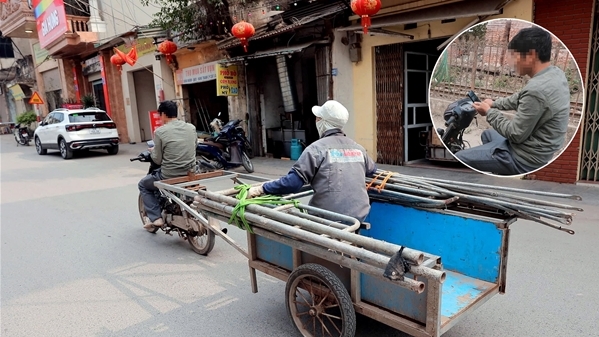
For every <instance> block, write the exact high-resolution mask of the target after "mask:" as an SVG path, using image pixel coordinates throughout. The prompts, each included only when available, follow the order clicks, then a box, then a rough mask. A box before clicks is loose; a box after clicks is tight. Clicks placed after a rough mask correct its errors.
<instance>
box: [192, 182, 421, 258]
mask: <svg viewBox="0 0 599 337" xmlns="http://www.w3.org/2000/svg"><path fill="white" fill-rule="evenodd" d="M198 194H200V195H202V196H204V197H207V198H210V199H212V200H216V201H219V202H225V203H227V204H229V205H233V206H236V205H237V200H236V199H233V198H230V197H226V196H222V195H219V194H215V193H212V192H208V191H198ZM200 199H201V198H200ZM246 210H247V211H250V212H255V213H257V214H260V215H266V216H268V217H270V218H272V219H276V220H279V221H282V222H286V223H289V224H296V225H300V226H302V227H305V228H307V229H309V230H314V231H318V232H319V233H320V234H327V235H330V236H332V237H334V238H337V239H340V240H346V241H350V242H353V243H355V244H357V245H359V246H362V247H365V248H366V249H371V250H373V251H377V252H382V253H385V254H388V255H393V254H395V252H397V251H398V250H399V249H400V248H401V247H400V246H398V245H394V244H391V243H386V242H382V241H379V240H375V239H372V238H368V237H364V236H361V235H356V234H353V233H348V232H345V231H342V230H339V229H336V228H331V227H326V226H323V225H320V224H316V223H314V222H312V221H308V220H305V219H298V218H297V217H295V216H293V215H289V214H283V213H280V212H277V211H273V210H271V209H269V208H266V207H260V206H258V205H248V206H246ZM402 256H403V257H404V258H405V259H408V260H409V261H412V262H414V263H416V264H417V265H420V264H422V262H423V261H424V254H423V253H422V252H420V251H417V250H413V249H410V248H407V247H406V248H405V249H404V250H403V254H402Z"/></svg>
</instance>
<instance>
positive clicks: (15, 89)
mask: <svg viewBox="0 0 599 337" xmlns="http://www.w3.org/2000/svg"><path fill="white" fill-rule="evenodd" d="M8 90H9V91H10V94H11V95H12V97H13V98H14V100H15V101H20V100H22V99H23V98H25V93H24V92H23V89H21V86H20V85H18V84H15V85H13V86H10V87H8Z"/></svg>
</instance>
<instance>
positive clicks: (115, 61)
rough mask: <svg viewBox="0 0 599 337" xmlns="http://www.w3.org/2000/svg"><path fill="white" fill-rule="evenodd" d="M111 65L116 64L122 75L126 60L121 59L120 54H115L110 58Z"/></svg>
mask: <svg viewBox="0 0 599 337" xmlns="http://www.w3.org/2000/svg"><path fill="white" fill-rule="evenodd" d="M110 63H112V64H114V65H115V66H116V68H117V69H118V71H119V73H120V72H121V70H122V69H123V64H125V60H123V58H121V57H120V56H119V54H114V55H112V57H111V58H110Z"/></svg>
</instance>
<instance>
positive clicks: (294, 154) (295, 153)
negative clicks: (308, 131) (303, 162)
mask: <svg viewBox="0 0 599 337" xmlns="http://www.w3.org/2000/svg"><path fill="white" fill-rule="evenodd" d="M302 150H303V149H302V144H300V140H299V139H292V140H291V160H298V159H299V157H300V155H301V154H302Z"/></svg>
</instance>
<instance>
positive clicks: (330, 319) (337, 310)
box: [285, 263, 356, 337]
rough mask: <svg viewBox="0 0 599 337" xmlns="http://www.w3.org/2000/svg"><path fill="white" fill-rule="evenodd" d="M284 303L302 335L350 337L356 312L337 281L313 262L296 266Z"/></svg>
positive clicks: (335, 277) (354, 325)
mask: <svg viewBox="0 0 599 337" xmlns="http://www.w3.org/2000/svg"><path fill="white" fill-rule="evenodd" d="M285 304H286V305H287V313H288V314H289V316H290V317H291V319H292V321H293V324H294V325H295V327H296V328H297V329H298V330H299V332H300V333H301V334H302V335H303V336H307V337H316V336H322V337H325V336H331V337H333V336H335V337H337V336H339V337H353V336H354V335H355V333H356V312H355V311H354V306H353V304H352V301H351V297H350V296H349V294H348V293H347V289H345V287H344V286H343V284H342V283H341V281H340V280H339V278H337V276H335V274H333V273H332V272H331V271H330V270H328V269H327V268H325V267H323V266H321V265H318V264H313V263H308V264H304V265H301V266H299V267H298V268H297V269H296V270H294V271H293V272H292V273H291V274H290V275H289V279H288V280H287V285H286V287H285Z"/></svg>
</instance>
